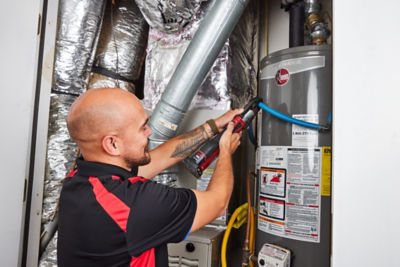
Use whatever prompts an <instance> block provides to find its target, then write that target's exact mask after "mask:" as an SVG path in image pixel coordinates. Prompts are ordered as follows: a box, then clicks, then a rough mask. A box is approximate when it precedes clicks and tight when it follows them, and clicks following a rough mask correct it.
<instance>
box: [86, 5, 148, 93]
mask: <svg viewBox="0 0 400 267" xmlns="http://www.w3.org/2000/svg"><path fill="white" fill-rule="evenodd" d="M148 29H149V27H148V24H147V22H146V21H145V19H144V18H143V16H142V14H141V12H140V10H139V8H138V7H137V6H136V4H135V2H134V1H129V0H120V1H116V2H115V4H114V3H113V2H111V1H108V2H107V7H106V11H105V14H104V20H103V24H102V28H101V33H100V37H99V42H98V45H97V50H96V56H95V59H94V63H93V67H92V73H91V75H90V79H89V85H88V88H89V89H91V88H102V87H119V88H122V89H125V90H127V91H130V92H133V93H134V92H135V87H137V86H136V85H135V83H137V81H138V80H139V78H140V73H141V70H142V66H143V62H144V58H145V52H146V46H147V35H148Z"/></svg>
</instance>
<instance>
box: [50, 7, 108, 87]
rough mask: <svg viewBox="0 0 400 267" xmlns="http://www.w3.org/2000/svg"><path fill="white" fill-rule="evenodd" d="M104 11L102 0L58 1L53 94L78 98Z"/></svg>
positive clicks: (86, 76)
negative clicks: (76, 96) (70, 95)
mask: <svg viewBox="0 0 400 267" xmlns="http://www.w3.org/2000/svg"><path fill="white" fill-rule="evenodd" d="M104 9H105V1H104V0H62V1H60V6H59V11H58V12H59V16H58V32H57V37H56V46H55V49H56V53H55V62H54V72H53V88H52V91H53V92H55V93H64V94H74V95H80V94H81V93H82V92H84V91H85V90H86V86H87V81H88V77H89V73H90V69H91V68H92V63H93V59H94V50H95V48H96V44H97V38H98V35H99V32H100V27H101V22H102V19H103V13H104Z"/></svg>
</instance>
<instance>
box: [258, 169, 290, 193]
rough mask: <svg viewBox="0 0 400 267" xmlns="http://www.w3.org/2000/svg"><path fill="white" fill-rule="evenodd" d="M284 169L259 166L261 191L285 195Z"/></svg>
mask: <svg viewBox="0 0 400 267" xmlns="http://www.w3.org/2000/svg"><path fill="white" fill-rule="evenodd" d="M285 189H286V170H282V169H273V168H261V187H260V190H261V193H263V194H266V195H271V196H278V197H285V194H286V190H285Z"/></svg>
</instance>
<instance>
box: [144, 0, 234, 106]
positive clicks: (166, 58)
mask: <svg viewBox="0 0 400 267" xmlns="http://www.w3.org/2000/svg"><path fill="white" fill-rule="evenodd" d="M208 8H209V7H208V3H206V4H203V5H202V8H201V9H200V10H199V12H198V14H196V16H195V17H194V19H193V21H192V22H191V23H190V24H188V25H187V26H186V27H185V28H184V29H183V30H182V31H181V32H179V33H171V34H165V33H163V32H161V31H158V30H157V29H154V28H150V32H149V40H148V46H147V57H146V71H145V87H144V99H143V101H142V102H143V106H144V107H145V109H147V110H151V111H152V110H154V108H155V107H156V105H157V103H158V102H159V100H160V98H161V95H162V93H163V92H164V91H165V88H166V87H167V85H168V83H169V81H170V79H171V77H172V75H173V73H174V71H175V69H176V67H177V66H178V64H179V62H180V60H181V58H182V56H183V54H184V53H185V51H186V49H187V47H188V46H189V44H190V42H191V40H192V38H193V36H194V34H195V33H196V31H197V30H198V28H199V26H200V24H201V21H202V20H203V18H204V16H205V14H206V12H207V9H208ZM228 58H229V41H226V42H225V44H224V46H223V47H222V50H221V52H220V53H219V55H218V57H217V59H216V60H215V62H214V64H213V65H212V67H211V70H210V72H209V73H208V75H207V77H206V78H205V80H204V82H203V83H202V84H201V86H200V88H199V89H198V92H197V94H196V96H195V97H194V100H193V101H192V103H191V106H190V109H219V110H226V109H229V107H230V97H229V93H228V90H227V89H228V87H227V79H228V77H227V76H228V64H227V63H228ZM160 62H162V63H163V64H160Z"/></svg>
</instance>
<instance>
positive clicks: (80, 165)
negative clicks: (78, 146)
mask: <svg viewBox="0 0 400 267" xmlns="http://www.w3.org/2000/svg"><path fill="white" fill-rule="evenodd" d="M76 165H77V169H78V172H77V174H78V175H80V176H87V177H89V176H103V175H116V176H119V177H121V178H124V179H127V178H129V177H136V176H137V172H138V169H137V168H136V167H134V168H132V170H131V171H130V172H129V171H128V170H126V169H124V168H121V167H119V166H116V165H111V164H107V163H101V162H94V161H86V160H84V159H83V158H80V159H77V160H76Z"/></svg>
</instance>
